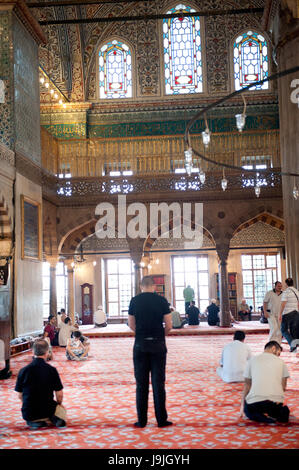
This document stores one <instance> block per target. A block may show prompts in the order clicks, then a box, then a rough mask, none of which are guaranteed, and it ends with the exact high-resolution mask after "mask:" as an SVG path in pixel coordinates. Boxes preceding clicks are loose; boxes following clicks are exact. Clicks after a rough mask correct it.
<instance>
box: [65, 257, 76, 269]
mask: <svg viewBox="0 0 299 470" xmlns="http://www.w3.org/2000/svg"><path fill="white" fill-rule="evenodd" d="M64 264H65V265H66V267H67V270H68V271H74V268H75V262H74V260H73V259H72V258H69V259H65V260H64Z"/></svg>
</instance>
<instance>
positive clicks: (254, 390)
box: [240, 341, 290, 423]
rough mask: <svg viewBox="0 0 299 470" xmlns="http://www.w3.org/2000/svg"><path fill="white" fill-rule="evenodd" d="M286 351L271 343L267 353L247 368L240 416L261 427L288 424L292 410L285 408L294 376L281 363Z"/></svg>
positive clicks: (254, 358) (254, 360) (256, 358)
mask: <svg viewBox="0 0 299 470" xmlns="http://www.w3.org/2000/svg"><path fill="white" fill-rule="evenodd" d="M281 351H282V347H281V346H280V345H279V344H278V343H277V342H276V341H269V342H268V343H267V344H266V345H265V348H264V352H263V353H262V354H259V355H257V356H254V357H252V358H251V359H249V361H248V362H247V364H246V367H245V372H244V378H245V384H244V390H243V395H242V402H241V409H240V416H241V417H242V416H243V413H245V415H246V416H247V418H249V419H251V420H253V421H258V422H260V423H276V422H279V423H287V422H288V420H289V414H290V410H289V408H288V407H287V406H284V405H283V402H284V392H285V389H286V386H287V379H288V377H289V376H290V375H289V372H288V368H287V366H286V364H285V363H284V361H283V360H282V359H280V357H279V356H280V353H281Z"/></svg>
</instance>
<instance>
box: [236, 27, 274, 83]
mask: <svg viewBox="0 0 299 470" xmlns="http://www.w3.org/2000/svg"><path fill="white" fill-rule="evenodd" d="M233 47H234V80H235V89H236V90H240V89H241V88H244V87H246V86H248V85H251V84H252V83H254V82H258V81H260V80H264V79H265V78H267V77H268V76H269V61H268V47H267V41H266V40H265V38H264V36H262V35H261V34H259V33H257V32H253V31H247V32H246V33H244V34H240V36H238V37H237V39H236V40H235V42H234V46H233ZM268 88H269V82H265V83H263V84H262V85H257V86H255V87H252V88H250V89H249V90H267V89H268Z"/></svg>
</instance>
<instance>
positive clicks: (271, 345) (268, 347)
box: [264, 341, 282, 351]
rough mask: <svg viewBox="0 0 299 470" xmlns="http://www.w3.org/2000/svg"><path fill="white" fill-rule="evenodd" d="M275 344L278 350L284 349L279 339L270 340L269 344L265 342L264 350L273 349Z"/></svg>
mask: <svg viewBox="0 0 299 470" xmlns="http://www.w3.org/2000/svg"><path fill="white" fill-rule="evenodd" d="M273 346H274V347H275V349H276V350H277V351H278V350H279V351H282V347H281V346H280V344H279V343H278V342H277V341H269V342H268V343H267V344H265V347H264V350H266V349H271V348H273Z"/></svg>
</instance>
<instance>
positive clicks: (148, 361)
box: [133, 339, 167, 425]
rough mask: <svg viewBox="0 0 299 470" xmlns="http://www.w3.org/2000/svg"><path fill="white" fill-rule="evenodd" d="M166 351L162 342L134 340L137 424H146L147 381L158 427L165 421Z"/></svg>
mask: <svg viewBox="0 0 299 470" xmlns="http://www.w3.org/2000/svg"><path fill="white" fill-rule="evenodd" d="M166 354H167V349H166V345H165V341H164V340H146V339H143V340H138V341H137V340H136V341H135V344H134V349H133V362H134V374H135V379H136V408H137V416H138V422H139V423H140V424H142V425H146V423H147V409H148V394H149V379H150V376H151V383H152V388H153V396H154V406H155V415H156V420H157V423H158V425H159V424H163V423H165V421H167V411H166V406H165V401H166V392H165V367H166Z"/></svg>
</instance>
